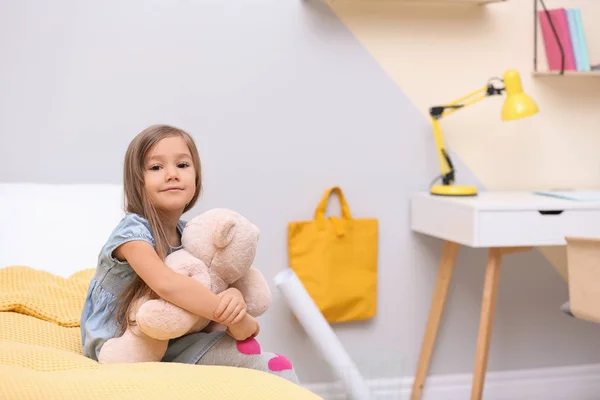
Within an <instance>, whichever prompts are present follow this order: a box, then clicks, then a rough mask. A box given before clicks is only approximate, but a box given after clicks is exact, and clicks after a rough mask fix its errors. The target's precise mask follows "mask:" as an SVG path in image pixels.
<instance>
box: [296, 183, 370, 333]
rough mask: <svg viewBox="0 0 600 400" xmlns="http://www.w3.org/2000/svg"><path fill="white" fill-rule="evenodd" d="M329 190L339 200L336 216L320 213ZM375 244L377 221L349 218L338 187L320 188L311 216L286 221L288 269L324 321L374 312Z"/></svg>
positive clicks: (353, 318) (351, 318)
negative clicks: (298, 280) (320, 191)
mask: <svg viewBox="0 0 600 400" xmlns="http://www.w3.org/2000/svg"><path fill="white" fill-rule="evenodd" d="M333 192H335V193H336V194H337V195H338V197H339V200H340V203H341V211H342V216H341V218H340V217H337V216H332V217H329V218H326V217H325V208H326V207H327V202H328V200H329V196H330V195H331V194H332V193H333ZM377 247H378V222H377V219H374V218H363V219H355V218H353V217H352V214H350V208H349V207H348V203H347V202H346V199H345V198H344V194H343V193H342V190H341V189H340V188H339V187H333V188H330V189H327V190H326V191H325V194H324V195H323V198H322V199H321V202H320V203H319V204H318V206H317V209H316V210H315V215H314V220H312V221H297V222H290V223H289V224H288V258H289V264H290V268H291V269H292V270H293V271H294V272H295V273H296V275H297V276H298V278H299V279H300V281H301V282H302V283H303V285H304V287H305V288H306V291H307V292H308V293H309V295H310V296H311V297H312V299H313V300H314V301H315V303H316V304H317V306H318V307H319V309H320V310H321V312H322V313H323V315H324V316H325V319H326V320H327V321H329V322H345V321H358V320H365V319H369V318H372V317H373V316H374V315H375V313H376V311H377Z"/></svg>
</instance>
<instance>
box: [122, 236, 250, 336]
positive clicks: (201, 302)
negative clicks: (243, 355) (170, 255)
mask: <svg viewBox="0 0 600 400" xmlns="http://www.w3.org/2000/svg"><path fill="white" fill-rule="evenodd" d="M114 255H115V257H116V258H117V259H119V260H121V261H124V260H127V262H128V263H129V265H131V268H133V270H134V271H135V272H136V273H137V274H138V275H139V276H140V278H142V280H143V281H144V282H145V283H146V285H148V286H149V287H150V289H152V290H153V291H154V292H156V294H157V295H159V296H160V297H161V298H163V299H164V300H166V301H168V302H169V303H173V304H175V305H176V306H179V307H181V308H183V309H184V310H187V311H189V312H191V313H192V314H196V315H199V316H201V317H204V318H206V319H209V320H211V321H217V322H220V321H218V320H217V319H216V318H215V310H216V309H217V307H218V306H219V303H220V302H221V299H220V298H219V296H217V295H216V294H214V293H213V292H211V291H210V290H209V289H208V288H207V287H206V286H204V285H203V284H201V283H200V282H198V281H196V280H194V279H192V278H190V277H187V276H185V275H182V274H179V273H177V272H174V271H173V270H172V269H170V268H169V267H168V266H167V265H166V264H165V263H164V262H163V261H162V260H161V259H160V257H159V256H158V254H157V253H156V250H154V247H152V245H150V243H148V242H145V241H142V240H135V241H131V242H126V243H124V244H122V245H121V246H119V247H118V248H117V249H116V250H115V251H114ZM227 319H228V320H229V319H230V318H227ZM226 326H227V328H228V331H229V333H230V334H231V335H232V336H233V337H234V338H235V339H237V340H245V339H247V338H248V337H250V336H256V335H257V334H258V331H259V329H260V328H259V325H258V322H257V321H256V320H255V319H254V318H252V317H251V316H250V315H249V314H245V315H244V316H243V317H242V319H241V320H240V321H239V322H236V323H235V324H234V323H229V324H227V325H226Z"/></svg>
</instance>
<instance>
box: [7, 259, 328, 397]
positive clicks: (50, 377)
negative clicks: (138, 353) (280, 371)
mask: <svg viewBox="0 0 600 400" xmlns="http://www.w3.org/2000/svg"><path fill="white" fill-rule="evenodd" d="M92 274H93V271H92V270H86V271H82V272H80V273H78V274H76V275H74V276H72V277H70V278H68V279H65V278H61V277H57V276H55V275H52V274H49V273H46V272H42V271H38V270H35V269H32V268H27V267H10V268H4V269H0V399H2V400H40V399H48V400H54V399H60V400H63V399H64V400H67V399H77V400H89V399H102V400H106V399H112V400H120V399H128V400H129V399H144V400H154V399H172V398H174V399H220V400H241V399H248V400H266V399H281V400H296V399H297V400H318V399H321V398H320V397H319V396H317V395H315V394H313V393H311V392H309V391H308V390H306V389H304V388H302V387H300V386H297V385H294V384H292V383H290V382H288V381H286V380H284V379H282V378H279V377H277V376H275V375H271V374H267V373H264V372H260V371H255V370H250V369H243V368H231V367H214V366H197V365H187V364H177V363H140V364H121V365H119V364H113V365H101V364H98V363H97V362H95V361H93V360H90V359H88V358H86V357H84V356H83V355H82V354H81V339H80V335H79V314H80V310H81V307H82V305H83V301H84V298H85V294H86V290H87V285H88V283H89V280H90V278H91V276H92ZM321 400H322V399H321Z"/></svg>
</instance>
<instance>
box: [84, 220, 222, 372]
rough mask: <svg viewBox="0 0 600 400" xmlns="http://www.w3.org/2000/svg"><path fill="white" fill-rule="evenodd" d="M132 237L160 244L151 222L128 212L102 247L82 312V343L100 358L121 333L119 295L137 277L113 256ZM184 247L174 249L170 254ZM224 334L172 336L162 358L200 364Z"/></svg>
mask: <svg viewBox="0 0 600 400" xmlns="http://www.w3.org/2000/svg"><path fill="white" fill-rule="evenodd" d="M184 226H185V222H184V221H179V223H178V224H177V229H178V231H179V234H180V235H181V234H182V232H183V228H184ZM132 240H143V241H146V242H148V243H150V244H151V245H152V246H156V244H155V241H154V238H153V237H152V233H151V230H150V224H149V223H148V221H147V220H146V219H144V218H142V217H140V216H139V215H137V214H133V213H128V214H126V215H125V217H123V219H122V220H121V221H120V222H119V224H118V225H117V227H116V228H115V229H114V230H113V232H112V233H111V235H110V237H109V239H108V241H107V242H106V244H105V245H104V246H103V247H102V250H101V251H100V254H99V255H98V265H97V267H96V273H95V274H94V277H93V278H92V280H91V281H90V286H89V288H88V291H87V295H86V299H85V303H84V306H83V310H82V313H81V343H82V345H83V354H84V355H85V356H86V357H88V358H91V359H93V360H96V361H98V354H99V353H100V349H101V348H102V345H103V344H104V343H105V342H106V341H107V340H108V339H111V338H113V337H114V336H115V335H116V334H117V324H116V320H115V316H114V314H113V312H114V310H115V309H116V307H115V303H116V301H117V297H118V295H119V293H120V292H121V291H122V290H123V289H124V288H125V287H126V286H127V285H128V284H129V283H130V282H131V281H132V280H133V278H134V277H135V276H136V273H135V271H134V270H133V268H131V266H130V265H129V264H128V263H127V262H122V261H119V260H117V259H116V258H115V257H114V256H113V251H114V250H115V249H116V248H117V247H118V246H120V245H122V244H123V243H126V242H129V241H132ZM180 248H181V247H174V248H170V249H169V253H172V252H173V251H175V250H178V249H180ZM224 335H225V333H224V332H223V331H216V332H209V333H205V332H198V333H193V334H190V335H186V336H183V337H180V338H177V339H172V340H170V341H169V345H168V348H167V352H166V354H165V356H164V357H163V359H162V361H164V362H179V363H185V364H196V362H198V360H199V359H200V358H201V357H202V356H203V355H204V354H205V353H206V352H207V351H208V350H209V349H210V348H211V347H212V346H213V345H214V344H215V343H217V342H218V341H219V339H221V338H222V337H223V336H224Z"/></svg>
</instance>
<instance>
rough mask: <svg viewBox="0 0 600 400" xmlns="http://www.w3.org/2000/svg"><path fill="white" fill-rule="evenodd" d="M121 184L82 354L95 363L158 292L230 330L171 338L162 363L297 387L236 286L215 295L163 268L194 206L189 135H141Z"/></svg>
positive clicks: (89, 302)
mask: <svg viewBox="0 0 600 400" xmlns="http://www.w3.org/2000/svg"><path fill="white" fill-rule="evenodd" d="M123 184H124V189H125V209H126V211H127V214H126V216H125V217H124V218H123V219H122V220H121V222H120V223H119V224H118V225H117V227H116V228H115V229H114V230H113V232H112V234H111V235H110V237H109V239H108V241H107V242H106V244H105V245H104V247H103V248H102V250H101V252H100V254H99V257H98V265H97V268H96V273H95V276H94V277H93V279H92V281H91V283H90V286H89V289H88V294H87V297H86V300H85V304H84V307H83V311H82V315H81V336H82V343H83V351H84V354H85V356H87V357H89V358H91V359H94V360H98V354H99V352H100V349H101V348H102V345H103V344H104V343H105V342H106V341H107V340H108V339H110V338H113V337H118V336H120V335H121V334H122V333H123V332H124V330H125V329H126V328H127V325H128V324H129V323H131V322H130V321H129V319H128V315H129V307H130V305H131V304H133V302H134V301H135V300H136V299H138V298H139V297H140V296H142V295H144V294H146V293H155V294H156V295H158V296H160V297H161V298H163V299H165V300H166V301H168V302H171V303H173V304H175V305H177V306H179V307H181V308H183V309H185V310H187V311H189V312H191V313H194V314H196V315H200V316H202V317H205V318H207V319H210V320H212V321H214V322H216V323H219V324H222V325H224V326H226V327H227V330H226V331H225V332H224V331H222V330H218V331H213V332H208V331H206V332H198V333H194V334H190V335H186V336H184V337H181V338H178V339H173V340H171V341H169V346H168V348H167V352H166V354H165V356H164V357H163V359H162V361H166V362H181V363H188V364H198V365H222V366H233V367H245V368H252V369H258V370H262V371H267V372H270V373H273V374H276V375H278V376H281V377H283V378H285V379H288V380H290V381H292V382H295V383H298V379H297V377H296V374H295V372H294V369H293V367H292V365H291V364H290V362H289V361H288V360H287V359H286V358H285V357H283V356H278V355H275V354H272V353H266V352H263V351H262V350H261V348H260V345H259V344H258V342H256V340H255V339H254V336H256V335H257V334H258V331H259V326H258V323H257V321H256V320H255V319H254V318H252V317H251V316H250V315H249V314H246V304H245V303H244V299H243V297H242V295H241V293H240V292H239V291H238V290H237V289H234V288H230V289H227V290H226V291H225V292H223V293H221V294H219V295H215V294H214V293H212V292H211V291H210V290H209V289H208V288H206V287H205V286H204V285H202V284H201V283H199V282H197V281H195V280H193V279H191V278H189V277H187V276H184V275H180V274H177V273H175V272H173V271H172V270H171V269H169V268H168V267H167V266H166V264H165V263H164V259H165V257H166V256H167V255H168V254H170V253H171V252H173V251H175V250H177V249H179V248H181V233H182V231H183V227H184V226H185V223H184V222H183V221H181V220H180V218H181V215H182V214H183V213H184V212H186V211H188V210H190V209H191V208H192V207H193V206H194V204H196V201H197V199H198V196H199V194H200V190H201V188H202V179H201V173H200V160H199V156H198V151H197V149H196V145H195V143H194V140H193V139H192V138H191V136H190V135H189V134H187V133H186V132H184V131H182V130H180V129H177V128H174V127H170V126H165V125H155V126H151V127H149V128H147V129H145V130H144V131H142V132H141V133H140V134H138V135H137V136H136V137H135V138H134V139H133V141H132V142H131V143H130V145H129V147H128V149H127V152H126V154H125V165H124V175H123Z"/></svg>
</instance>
